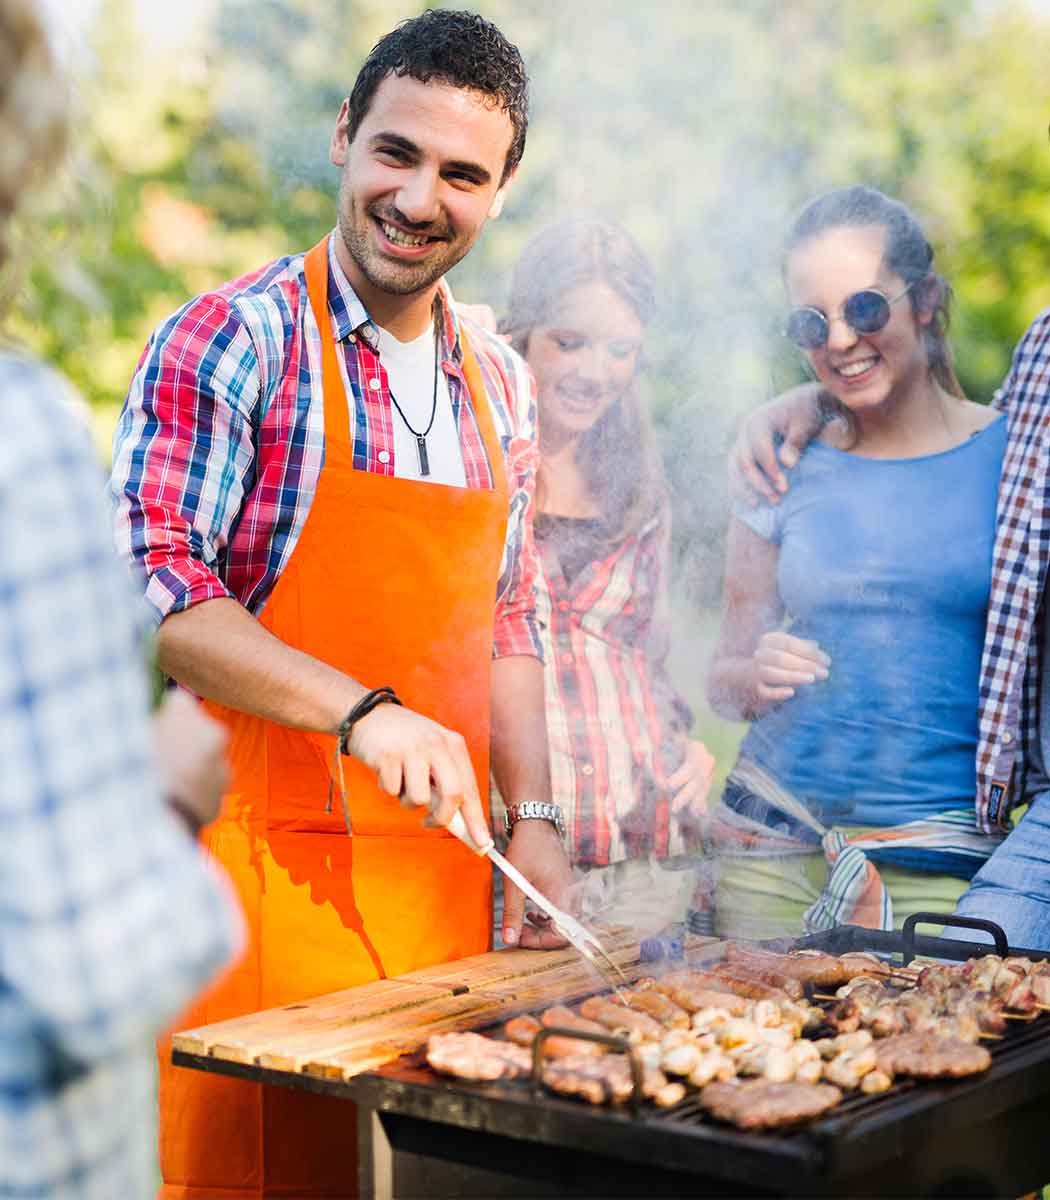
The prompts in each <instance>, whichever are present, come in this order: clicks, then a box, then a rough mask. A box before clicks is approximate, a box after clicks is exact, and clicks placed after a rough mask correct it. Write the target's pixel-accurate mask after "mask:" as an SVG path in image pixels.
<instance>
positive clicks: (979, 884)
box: [945, 791, 1050, 950]
mask: <svg viewBox="0 0 1050 1200" xmlns="http://www.w3.org/2000/svg"><path fill="white" fill-rule="evenodd" d="M955 911H956V912H957V913H959V914H961V915H962V916H966V917H985V918H987V919H988V920H990V921H995V923H996V924H997V925H1001V926H1002V927H1003V930H1004V931H1005V932H1006V939H1007V941H1008V942H1009V943H1010V945H1011V946H1018V947H1026V948H1027V949H1029V950H1045V949H1050V791H1044V792H1039V793H1038V794H1037V795H1035V796H1033V797H1032V798H1031V800H1030V801H1029V807H1028V811H1027V812H1026V813H1025V815H1024V816H1023V817H1022V818H1021V820H1020V821H1019V822H1018V823H1017V825H1016V826H1015V827H1014V829H1013V830H1012V831H1011V832H1010V836H1009V837H1008V838H1007V839H1006V841H1005V842H1003V844H1002V845H1001V846H1000V847H999V849H998V850H996V852H995V853H994V854H993V855H992V856H991V858H989V859H988V861H987V862H986V863H985V864H984V866H983V867H982V868H981V869H980V870H979V871H978V872H977V874H976V875H975V876H974V877H973V880H972V882H971V883H970V886H969V888H968V889H967V890H966V891H965V892H964V893H963V895H962V896H961V897H960V899H959V903H958V905H957V906H956V909H955ZM945 932H946V933H947V931H945ZM953 936H955V937H956V938H964V939H967V940H970V939H972V940H974V941H976V940H978V939H979V937H980V935H979V934H973V933H971V932H969V931H966V930H959V931H957V932H956V933H955V934H954V935H953Z"/></svg>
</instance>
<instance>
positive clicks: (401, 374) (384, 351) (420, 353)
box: [376, 323, 466, 487]
mask: <svg viewBox="0 0 1050 1200" xmlns="http://www.w3.org/2000/svg"><path fill="white" fill-rule="evenodd" d="M376 332H377V335H378V336H377V339H376V343H377V349H378V350H379V358H380V361H381V362H382V364H383V369H384V370H385V371H386V374H387V380H388V382H389V384H390V391H391V392H392V393H393V395H394V397H395V398H396V400H397V402H398V404H399V405H400V406H401V411H402V412H403V413H404V414H405V417H406V418H407V419H408V423H409V424H410V425H411V426H412V428H413V429H416V430H418V431H419V432H420V433H422V432H423V430H424V429H426V427H427V424H428V423H429V421H430V410H431V406H432V405H433V404H434V326H433V323H431V324H430V325H428V326H427V328H426V330H425V332H423V333H421V334H420V335H419V337H417V338H413V339H412V341H410V342H399V341H398V340H397V338H396V337H394V335H393V334H392V333H389V332H388V331H387V330H385V329H381V328H377V330H376ZM390 416H391V419H392V421H393V423H394V474H395V475H396V476H397V477H398V478H399V479H421V480H423V481H424V482H425V483H445V484H448V485H449V486H451V487H465V486H466V475H465V474H464V472H463V451H462V449H461V447H460V444H459V432H458V430H457V429H456V423H455V421H454V420H453V418H452V399H451V397H450V396H449V394H448V380H447V379H446V378H445V372H444V371H443V370H442V369H441V366H440V364H438V368H437V405H436V408H435V409H434V424H433V425H432V426H431V427H430V432H429V433H428V434H427V458H428V460H429V463H430V474H429V475H420V473H419V447H418V444H417V442H416V437H415V434H413V433H412V432H411V430H410V429H409V428H408V426H407V425H406V424H405V422H404V420H402V418H401V414H400V413H399V412H398V411H397V409H396V408H394V406H393V405H391V412H390Z"/></svg>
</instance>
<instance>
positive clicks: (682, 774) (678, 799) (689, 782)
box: [667, 738, 715, 817]
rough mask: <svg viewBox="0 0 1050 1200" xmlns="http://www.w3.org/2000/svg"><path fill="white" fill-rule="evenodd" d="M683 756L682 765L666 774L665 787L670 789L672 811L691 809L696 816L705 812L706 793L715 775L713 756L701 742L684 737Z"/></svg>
mask: <svg viewBox="0 0 1050 1200" xmlns="http://www.w3.org/2000/svg"><path fill="white" fill-rule="evenodd" d="M684 740H685V758H683V760H682V765H681V766H680V767H679V768H678V770H677V771H675V772H674V774H673V775H670V776H668V779H667V787H668V789H669V790H670V791H671V794H672V797H673V798H672V800H671V810H672V812H676V813H677V812H683V811H684V810H685V809H687V808H688V809H691V810H692V811H693V812H694V813H695V814H696V815H697V816H698V817H699V816H703V815H704V814H705V813H706V812H707V793H708V792H709V791H710V789H711V780H712V779H713V778H714V775H715V760H714V756H713V755H712V754H711V752H710V751H709V750H708V748H707V747H706V746H705V745H704V743H703V742H698V741H696V739H695V738H686V739H684Z"/></svg>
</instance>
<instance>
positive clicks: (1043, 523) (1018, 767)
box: [977, 309, 1050, 833]
mask: <svg viewBox="0 0 1050 1200" xmlns="http://www.w3.org/2000/svg"><path fill="white" fill-rule="evenodd" d="M995 403H996V405H997V407H999V408H1001V409H1004V410H1005V412H1006V414H1007V419H1008V421H1009V441H1008V443H1007V447H1006V457H1005V459H1004V460H1003V474H1002V479H1001V480H1000V483H999V506H998V520H997V531H996V540H995V552H994V557H993V561H992V596H991V602H990V604H989V607H988V626H987V631H986V634H985V641H984V658H983V661H982V664H981V688H980V715H979V726H978V746H977V825H978V828H979V829H981V830H982V831H983V832H985V833H988V832H991V831H992V830H993V829H995V828H997V827H1002V826H1006V825H1008V820H1007V818H1008V816H1009V812H1010V808H1011V807H1012V806H1013V805H1014V804H1017V803H1020V802H1021V800H1022V798H1023V795H1024V762H1025V757H1026V755H1027V753H1028V752H1029V751H1030V749H1031V747H1032V746H1034V744H1035V742H1036V739H1037V738H1038V737H1039V678H1040V671H1041V669H1042V662H1041V659H1042V638H1041V637H1040V630H1039V625H1038V623H1037V619H1036V618H1037V615H1038V612H1039V607H1040V602H1041V600H1042V596H1043V586H1044V580H1045V577H1046V570H1047V564H1048V562H1050V309H1048V310H1047V311H1046V312H1043V313H1041V314H1040V315H1039V316H1038V317H1037V318H1036V319H1035V321H1033V322H1032V324H1031V326H1030V327H1029V329H1028V332H1027V333H1026V334H1025V336H1024V337H1023V338H1022V339H1021V342H1020V344H1019V345H1018V347H1017V350H1016V352H1015V353H1014V359H1013V363H1012V365H1011V367H1010V372H1009V374H1008V375H1007V377H1006V380H1005V381H1004V383H1003V386H1002V387H1001V388H1000V389H999V392H998V393H997V395H996V398H995Z"/></svg>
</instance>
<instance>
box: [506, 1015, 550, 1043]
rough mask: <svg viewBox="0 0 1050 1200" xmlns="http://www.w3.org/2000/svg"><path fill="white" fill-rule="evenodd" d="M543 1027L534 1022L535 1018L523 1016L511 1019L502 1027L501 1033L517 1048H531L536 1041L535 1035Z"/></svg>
mask: <svg viewBox="0 0 1050 1200" xmlns="http://www.w3.org/2000/svg"><path fill="white" fill-rule="evenodd" d="M542 1028H543V1026H542V1025H541V1024H540V1023H539V1021H537V1020H536V1018H535V1017H530V1016H523V1017H512V1018H511V1019H510V1020H509V1021H508V1022H507V1023H506V1025H504V1026H503V1032H504V1033H505V1034H506V1035H507V1037H508V1038H510V1040H511V1041H512V1042H514V1043H515V1044H516V1045H518V1046H531V1045H532V1043H533V1042H534V1041H535V1039H536V1034H537V1033H539V1031H540V1030H541V1029H542Z"/></svg>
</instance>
